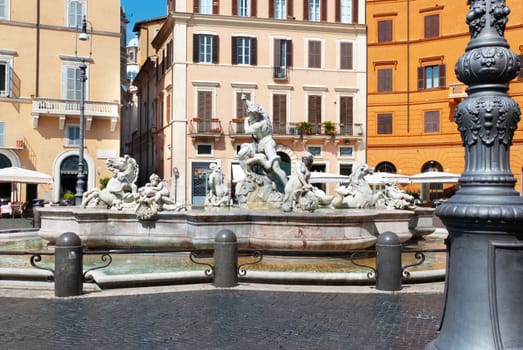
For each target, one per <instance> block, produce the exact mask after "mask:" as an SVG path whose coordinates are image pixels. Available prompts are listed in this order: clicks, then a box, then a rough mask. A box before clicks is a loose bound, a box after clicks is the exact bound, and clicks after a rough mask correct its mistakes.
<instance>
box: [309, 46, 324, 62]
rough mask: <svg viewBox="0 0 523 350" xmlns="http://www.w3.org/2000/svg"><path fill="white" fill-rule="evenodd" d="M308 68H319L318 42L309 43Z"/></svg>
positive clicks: (319, 47)
mask: <svg viewBox="0 0 523 350" xmlns="http://www.w3.org/2000/svg"><path fill="white" fill-rule="evenodd" d="M309 68H321V42H320V41H309Z"/></svg>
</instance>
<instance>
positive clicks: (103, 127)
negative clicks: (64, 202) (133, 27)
mask: <svg viewBox="0 0 523 350" xmlns="http://www.w3.org/2000/svg"><path fill="white" fill-rule="evenodd" d="M84 16H85V18H86V19H87V22H86V31H87V34H88V40H85V41H80V40H78V39H79V38H78V36H79V34H80V32H81V25H82V20H83V18H84ZM125 25H126V20H125V17H124V16H123V13H121V10H120V1H118V0H104V1H102V0H90V1H87V0H48V1H40V0H37V1H26V0H3V1H0V33H2V35H1V38H0V168H4V167H10V166H17V167H22V168H26V169H30V170H36V171H39V172H43V173H46V174H49V175H52V176H53V180H54V181H53V184H52V185H38V186H35V185H28V186H27V188H26V187H25V186H22V189H21V198H20V199H21V200H22V201H26V200H27V201H30V200H31V199H33V198H42V199H45V200H48V201H59V200H61V199H62V198H63V197H64V194H65V193H66V192H73V193H74V192H75V184H76V177H77V174H78V154H79V144H80V142H79V141H80V138H79V133H80V125H79V115H80V103H79V101H80V92H81V85H82V84H81V82H80V75H79V71H80V69H79V67H80V64H81V63H82V62H85V64H86V65H87V68H86V77H87V81H86V85H85V147H84V159H85V162H84V164H85V172H86V174H87V178H86V182H87V188H92V187H95V186H99V180H100V179H101V178H103V177H107V176H110V175H111V174H110V173H109V172H108V171H107V169H106V165H105V160H106V159H107V158H111V157H116V156H118V155H119V138H120V127H119V125H120V124H119V115H120V100H121V94H122V91H123V90H122V87H123V86H122V79H125V74H124V73H122V71H121V59H122V57H125V56H124V55H125V41H126V40H125ZM122 35H123V37H122ZM124 62H125V61H124ZM122 74H124V76H123V77H122ZM11 196H12V194H11V184H5V183H4V184H0V197H1V198H6V199H8V200H9V199H14V198H10V197H11Z"/></svg>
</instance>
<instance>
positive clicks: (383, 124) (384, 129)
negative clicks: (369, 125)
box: [378, 113, 392, 135]
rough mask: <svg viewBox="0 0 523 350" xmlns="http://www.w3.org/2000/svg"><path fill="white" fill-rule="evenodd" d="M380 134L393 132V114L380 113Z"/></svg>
mask: <svg viewBox="0 0 523 350" xmlns="http://www.w3.org/2000/svg"><path fill="white" fill-rule="evenodd" d="M378 134H381V135H383V134H392V114H390V113H384V114H378Z"/></svg>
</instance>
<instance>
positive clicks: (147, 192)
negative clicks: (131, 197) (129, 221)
mask: <svg viewBox="0 0 523 350" xmlns="http://www.w3.org/2000/svg"><path fill="white" fill-rule="evenodd" d="M164 210H171V211H172V210H174V211H181V210H187V209H186V208H185V206H183V205H182V204H181V203H175V202H174V200H172V199H171V198H170V191H169V186H168V184H167V181H166V180H162V179H161V178H160V176H158V175H156V174H152V175H151V176H150V177H149V182H148V183H146V184H145V186H143V187H140V188H139V189H138V198H137V199H136V209H135V212H136V216H137V217H138V219H140V220H144V221H146V220H153V219H155V218H156V216H157V214H158V212H159V211H164Z"/></svg>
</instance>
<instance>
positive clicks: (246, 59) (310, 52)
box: [125, 0, 367, 204]
mask: <svg viewBox="0 0 523 350" xmlns="http://www.w3.org/2000/svg"><path fill="white" fill-rule="evenodd" d="M167 5H168V8H169V10H170V12H169V15H168V16H167V18H166V19H165V21H164V23H163V25H162V27H161V28H160V29H159V30H158V31H157V32H156V34H155V36H154V39H153V40H152V46H153V48H154V49H155V53H154V55H150V56H149V57H147V60H146V61H144V63H143V65H142V66H141V69H140V72H139V73H138V75H137V77H136V80H135V81H134V84H135V86H136V87H137V101H136V106H137V108H138V111H137V116H136V118H137V122H135V123H134V125H135V126H136V128H135V129H134V130H130V132H131V134H132V135H134V138H133V142H132V143H133V144H134V145H136V144H138V143H140V144H141V145H142V148H141V149H140V152H141V154H142V155H143V159H140V160H139V161H140V164H143V165H142V166H141V171H142V172H143V171H144V170H146V172H147V174H150V173H151V172H157V173H158V174H159V175H160V176H162V177H163V178H166V179H169V180H171V183H172V186H173V192H174V194H175V197H176V200H177V201H180V202H184V203H187V204H202V203H203V201H204V198H205V194H206V189H207V188H206V184H207V172H208V168H209V165H210V164H211V163H217V164H218V165H219V166H220V167H221V168H222V170H223V172H224V174H225V178H226V179H227V181H228V184H229V186H230V188H231V191H232V192H233V193H232V195H234V184H235V182H236V181H237V180H238V179H239V178H240V177H241V176H242V174H241V172H240V171H239V166H238V163H239V160H238V157H237V155H236V153H237V150H238V149H239V147H240V146H241V144H242V143H246V142H251V141H252V138H251V136H250V135H246V134H245V133H244V132H243V118H244V117H245V109H244V104H243V102H242V100H241V99H242V95H244V96H245V97H246V98H248V99H249V100H251V101H252V102H254V103H258V104H260V105H261V106H262V107H263V108H264V109H265V111H266V112H267V114H268V115H269V116H270V118H271V121H272V125H273V137H274V139H275V141H276V143H277V144H278V148H277V151H278V155H279V156H280V157H281V166H282V168H283V169H284V170H285V171H286V172H287V174H290V173H292V171H293V170H292V169H293V167H294V164H295V162H296V161H297V160H299V159H300V158H301V156H302V155H303V153H304V152H306V151H308V152H310V153H312V154H313V155H314V168H315V170H318V171H324V172H329V173H336V174H349V173H350V172H351V170H352V167H353V166H355V165H356V164H359V163H364V162H366V151H365V150H366V144H365V129H366V95H367V91H366V67H367V57H366V52H367V50H366V27H365V1H363V0H340V1H327V0H310V1H292V0H274V1H269V2H264V3H262V2H257V1H255V0H236V1H232V2H231V1H227V2H226V1H207V0H200V1H196V2H194V1H192V0H189V1H184V0H178V1H170V0H169V1H167ZM151 78H152V79H153V80H152V81H154V83H152V82H151ZM151 91H153V93H151ZM140 124H141V126H140ZM147 145H149V146H147ZM143 147H145V148H143ZM134 150H135V151H136V148H135V149H134ZM125 151H129V152H130V153H131V154H133V152H132V151H133V147H132V145H131V144H129V147H128V149H127V150H125ZM137 158H142V157H137ZM142 175H143V174H142ZM145 180H146V179H144V178H142V181H145ZM277 185H278V184H277Z"/></svg>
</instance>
